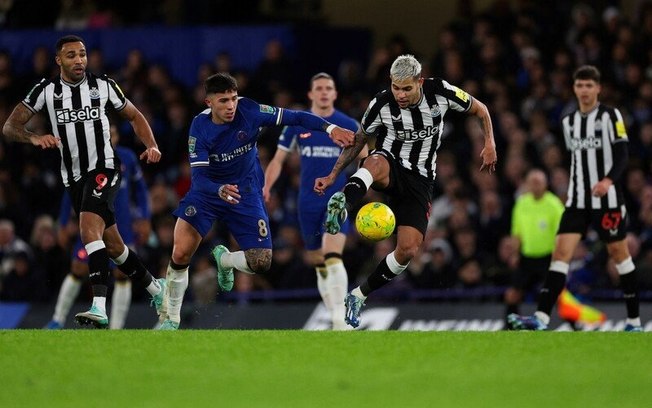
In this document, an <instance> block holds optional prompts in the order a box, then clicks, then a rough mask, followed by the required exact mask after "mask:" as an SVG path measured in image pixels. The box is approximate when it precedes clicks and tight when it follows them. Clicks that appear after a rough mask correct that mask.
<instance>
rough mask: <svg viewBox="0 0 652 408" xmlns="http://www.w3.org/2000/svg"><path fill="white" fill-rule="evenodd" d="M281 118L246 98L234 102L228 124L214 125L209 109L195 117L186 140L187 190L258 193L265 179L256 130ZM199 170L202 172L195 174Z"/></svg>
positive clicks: (279, 111) (273, 109)
mask: <svg viewBox="0 0 652 408" xmlns="http://www.w3.org/2000/svg"><path fill="white" fill-rule="evenodd" d="M282 115H283V109H279V108H276V107H272V106H268V105H259V104H258V103H256V102H254V101H253V100H251V99H249V98H240V99H239V100H238V107H237V109H236V113H235V117H234V119H233V121H232V122H230V123H224V124H221V125H218V124H215V123H214V122H213V121H212V120H211V110H210V109H206V110H204V111H203V112H201V113H200V114H199V115H197V116H196V117H195V118H194V119H193V121H192V124H191V125H190V137H189V138H188V153H189V158H190V167H191V168H192V169H193V172H192V187H191V189H194V190H198V191H208V190H207V189H206V186H207V185H208V186H219V185H222V184H237V185H238V187H239V189H240V191H241V192H255V191H260V190H262V187H263V184H264V180H265V179H264V175H263V171H262V168H261V166H260V162H259V160H258V149H257V148H256V142H257V140H258V136H259V133H260V128H261V127H263V126H273V125H278V124H280V123H281V119H282ZM199 168H204V171H196V170H198V169H199ZM208 192H209V193H216V191H208Z"/></svg>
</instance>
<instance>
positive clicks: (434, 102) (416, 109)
mask: <svg viewBox="0 0 652 408" xmlns="http://www.w3.org/2000/svg"><path fill="white" fill-rule="evenodd" d="M472 103H473V98H472V97H471V96H470V95H469V94H468V93H466V92H464V91H463V90H462V89H460V88H457V87H455V86H453V85H450V84H449V83H448V82H446V81H444V80H442V79H439V78H429V79H425V80H424V81H423V94H422V95H421V99H420V100H419V102H418V103H416V104H415V105H414V106H410V107H408V108H406V109H401V108H400V107H399V106H398V103H397V102H396V100H395V99H394V95H393V94H392V91H391V89H386V90H384V91H382V92H380V93H378V94H377V95H376V96H375V97H374V99H373V100H372V101H371V102H370V103H369V107H368V108H367V111H366V112H365V114H364V117H363V118H362V130H363V131H364V132H365V133H366V134H369V135H370V134H373V133H376V145H375V148H376V149H384V150H387V151H388V152H390V153H391V154H392V155H393V156H394V158H395V159H396V160H397V161H398V162H399V163H400V164H401V165H402V166H403V167H405V168H407V169H408V170H411V171H413V172H416V173H419V174H420V175H422V176H424V177H427V178H428V179H430V180H434V179H435V175H436V174H435V169H436V159H437V149H438V148H439V145H440V144H441V135H442V133H443V131H444V115H445V114H446V112H447V111H448V110H449V109H453V110H456V111H460V112H466V111H468V110H469V108H470V107H471V104H472Z"/></svg>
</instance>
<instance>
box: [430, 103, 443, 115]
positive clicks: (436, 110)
mask: <svg viewBox="0 0 652 408" xmlns="http://www.w3.org/2000/svg"><path fill="white" fill-rule="evenodd" d="M439 115H441V108H440V107H439V105H432V106H431V107H430V116H432V117H433V118H436V117H437V116H439Z"/></svg>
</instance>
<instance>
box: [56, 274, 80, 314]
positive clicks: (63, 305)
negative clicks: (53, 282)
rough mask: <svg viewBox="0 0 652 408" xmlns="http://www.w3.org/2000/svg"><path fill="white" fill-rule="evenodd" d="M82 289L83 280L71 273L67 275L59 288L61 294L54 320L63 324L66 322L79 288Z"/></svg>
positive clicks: (58, 298)
mask: <svg viewBox="0 0 652 408" xmlns="http://www.w3.org/2000/svg"><path fill="white" fill-rule="evenodd" d="M80 289H81V281H80V280H79V279H77V278H75V276H74V275H73V274H71V273H69V274H68V275H66V278H65V279H64V280H63V283H62V284H61V289H59V296H58V297H57V305H56V306H55V307H54V315H53V316H52V320H54V321H56V322H58V323H59V324H61V325H62V326H63V325H64V324H65V323H66V318H67V317H68V313H69V312H70V307H71V306H72V304H73V303H74V302H75V299H77V296H78V295H79V290H80Z"/></svg>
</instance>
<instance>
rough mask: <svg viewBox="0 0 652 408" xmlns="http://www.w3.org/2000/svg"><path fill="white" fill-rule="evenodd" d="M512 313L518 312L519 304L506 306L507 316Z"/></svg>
mask: <svg viewBox="0 0 652 408" xmlns="http://www.w3.org/2000/svg"><path fill="white" fill-rule="evenodd" d="M512 313H516V314H518V304H516V305H507V307H506V308H505V317H507V316H509V315H510V314H512Z"/></svg>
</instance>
